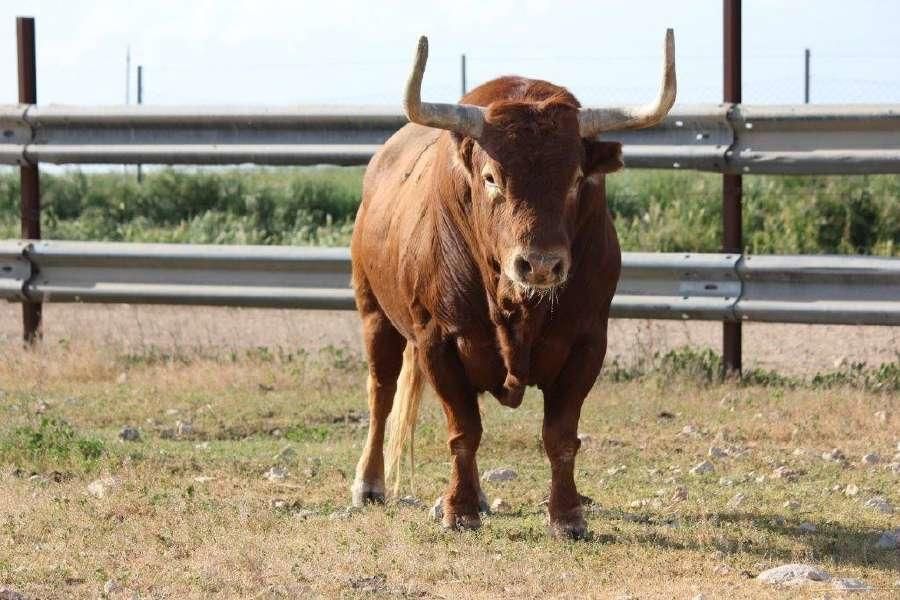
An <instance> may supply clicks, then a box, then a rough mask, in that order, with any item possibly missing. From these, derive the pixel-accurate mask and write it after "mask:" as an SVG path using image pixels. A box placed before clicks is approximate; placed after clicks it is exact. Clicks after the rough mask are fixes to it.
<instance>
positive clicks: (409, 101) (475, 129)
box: [403, 35, 484, 140]
mask: <svg viewBox="0 0 900 600" xmlns="http://www.w3.org/2000/svg"><path fill="white" fill-rule="evenodd" d="M426 62H428V38H427V37H425V36H424V35H423V36H422V37H420V38H419V46H418V48H416V60H415V63H414V64H413V69H412V73H410V74H409V80H408V81H407V82H406V94H405V95H404V97H403V112H405V113H406V118H408V119H409V120H410V122H412V123H418V124H419V125H425V126H427V127H436V128H438V129H447V130H449V131H455V132H456V133H459V134H461V135H465V136H468V137H470V138H474V139H476V140H477V139H478V138H479V137H480V136H481V133H482V132H483V131H484V109H483V108H481V107H480V106H474V105H472V104H438V103H432V102H422V76H423V75H424V74H425V63H426Z"/></svg>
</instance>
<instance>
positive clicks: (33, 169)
mask: <svg viewBox="0 0 900 600" xmlns="http://www.w3.org/2000/svg"><path fill="white" fill-rule="evenodd" d="M16 54H17V56H18V75H19V103H20V104H36V103H37V63H36V60H35V52H34V18H33V17H16ZM19 180H20V183H21V207H22V209H21V220H22V239H26V240H39V239H41V181H40V173H39V171H38V164H37V162H35V163H33V164H32V163H28V164H23V165H22V166H21V167H19ZM22 329H23V337H24V339H25V343H27V344H33V343H34V342H36V341H37V340H39V339H40V337H41V304H40V303H36V302H35V303H32V302H25V303H23V304H22Z"/></svg>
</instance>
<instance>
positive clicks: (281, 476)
mask: <svg viewBox="0 0 900 600" xmlns="http://www.w3.org/2000/svg"><path fill="white" fill-rule="evenodd" d="M287 476H288V470H287V469H286V468H285V467H281V466H274V467H272V468H271V469H269V470H268V471H266V472H265V474H264V475H263V477H265V478H266V479H268V480H269V481H273V482H277V481H284V480H285V479H286V478H287Z"/></svg>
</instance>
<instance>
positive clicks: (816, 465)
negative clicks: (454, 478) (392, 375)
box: [0, 337, 900, 598]
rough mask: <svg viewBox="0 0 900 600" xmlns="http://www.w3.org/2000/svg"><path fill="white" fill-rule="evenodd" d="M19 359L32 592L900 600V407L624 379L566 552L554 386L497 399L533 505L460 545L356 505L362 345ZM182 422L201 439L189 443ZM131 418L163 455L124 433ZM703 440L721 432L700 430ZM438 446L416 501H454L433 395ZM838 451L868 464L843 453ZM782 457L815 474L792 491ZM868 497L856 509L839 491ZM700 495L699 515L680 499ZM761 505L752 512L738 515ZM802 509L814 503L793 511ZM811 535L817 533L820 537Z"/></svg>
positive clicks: (9, 494)
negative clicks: (554, 490) (696, 468)
mask: <svg viewBox="0 0 900 600" xmlns="http://www.w3.org/2000/svg"><path fill="white" fill-rule="evenodd" d="M75 339H77V337H76V338H75ZM0 353H2V356H3V361H2V362H0V548H2V551H0V587H2V586H4V585H8V586H10V587H13V588H15V589H18V590H20V591H22V592H24V593H25V594H26V595H27V596H28V597H29V598H31V597H40V598H72V597H97V596H98V595H100V593H101V590H102V587H103V584H104V582H105V581H107V580H108V579H115V580H117V581H119V582H120V583H121V584H122V585H123V586H124V587H125V588H126V589H127V590H129V592H130V591H135V592H137V593H139V594H140V597H142V598H145V597H146V598H183V597H209V596H219V597H251V598H255V597H264V598H269V597H309V596H322V597H355V596H363V595H372V594H373V593H374V594H376V595H380V596H383V597H397V596H411V597H447V598H450V597H453V598H455V597H476V598H478V597H498V596H500V597H523V598H531V597H548V596H549V597H600V598H606V597H617V596H619V595H620V594H624V593H626V592H627V593H630V594H633V595H635V596H636V597H640V598H690V597H692V596H694V595H695V594H697V593H699V592H703V593H704V594H706V597H707V598H721V597H726V596H727V597H730V598H766V597H773V598H774V597H779V598H781V597H785V594H786V592H784V591H779V590H772V589H769V588H765V587H763V586H762V585H760V584H758V583H757V582H755V581H753V580H752V579H750V578H748V575H754V574H756V573H758V572H759V571H760V570H762V569H764V568H768V567H770V566H774V565H776V564H780V563H784V562H792V561H807V562H814V563H816V564H820V565H821V566H823V567H824V568H825V569H826V570H828V571H829V572H830V573H832V575H834V576H840V577H858V578H861V579H864V580H866V581H867V582H869V583H870V584H871V585H873V586H876V587H877V588H878V591H876V592H873V593H872V594H869V595H868V597H894V598H895V597H896V594H897V589H896V587H895V586H896V585H897V584H896V583H895V582H896V581H897V580H898V579H900V575H898V571H900V555H898V553H897V552H890V551H878V550H876V549H875V548H874V542H875V540H876V539H877V535H878V533H879V532H880V531H882V530H884V529H887V528H888V527H896V526H898V520H897V516H896V515H883V514H880V513H878V512H876V511H873V510H871V509H867V508H864V507H863V501H865V500H866V499H868V498H869V497H871V496H874V495H881V496H884V497H886V498H887V499H888V500H890V501H891V502H892V503H893V504H895V505H898V504H900V489H898V479H897V477H896V475H893V474H892V473H891V472H890V471H889V470H888V469H886V468H884V466H882V465H879V466H874V467H863V466H860V464H859V459H860V457H861V455H862V454H863V453H865V452H868V451H871V450H876V451H878V452H879V453H880V454H881V455H882V456H883V457H885V458H888V459H889V458H890V456H892V455H893V454H894V452H895V450H896V445H897V442H898V437H900V435H898V433H897V432H898V429H900V428H898V417H900V414H898V413H900V402H898V397H897V393H896V392H881V393H875V392H871V391H865V390H859V389H852V388H847V387H845V388H836V389H829V390H821V389H813V388H810V387H799V388H793V389H791V388H770V387H754V386H739V385H736V384H733V383H730V384H713V385H701V384H698V383H697V382H696V381H692V380H690V379H682V378H677V377H675V378H667V379H666V380H662V379H660V378H658V377H645V378H642V379H639V380H636V381H630V382H623V383H613V382H609V381H602V382H600V383H599V384H598V386H597V387H596V388H595V390H594V391H593V393H592V394H591V397H590V398H589V399H588V402H587V404H586V407H585V411H584V415H583V418H582V431H583V432H585V433H587V434H589V435H590V436H591V437H592V438H593V441H591V442H590V443H587V444H586V445H585V447H584V449H583V451H582V453H581V454H580V458H579V463H578V481H579V485H580V491H581V492H582V493H583V494H586V495H587V496H590V497H591V498H593V499H594V500H595V501H596V504H595V505H593V506H591V508H590V511H589V512H590V517H589V521H590V523H591V526H592V528H593V531H594V537H593V539H592V540H591V541H587V542H579V543H567V542H561V541H555V540H551V539H549V538H548V536H547V533H546V529H545V524H544V520H545V516H544V509H543V507H542V506H540V502H541V500H542V499H543V496H544V494H545V493H546V490H547V480H548V477H549V469H548V465H547V462H546V459H545V457H544V455H543V452H542V450H541V444H540V416H541V404H540V399H539V397H538V396H537V395H536V394H533V393H532V394H529V395H528V396H527V397H526V400H525V402H524V403H523V406H522V407H521V408H520V409H519V410H516V411H512V410H508V409H504V408H502V407H500V406H499V405H497V404H496V403H495V402H493V401H487V402H485V403H484V405H483V406H484V414H485V437H484V440H483V443H482V450H481V452H480V467H481V468H482V469H488V468H493V467H498V466H511V467H514V468H515V469H517V470H518V473H519V477H518V479H516V480H515V481H512V482H509V483H504V484H485V491H486V492H487V494H488V496H489V497H490V498H491V499H493V498H496V497H502V498H503V499H505V500H506V501H507V502H509V503H510V504H511V506H512V511H511V512H509V513H505V514H497V515H494V516H491V517H488V518H486V519H485V521H484V526H483V528H482V529H481V530H480V531H477V532H468V533H451V532H444V531H441V530H440V529H439V527H438V526H437V525H436V524H434V523H432V522H430V521H429V520H428V518H427V515H426V510H425V509H424V508H417V507H412V506H405V505H400V504H397V503H389V504H388V505H387V506H385V507H372V508H367V509H365V510H363V511H361V512H351V513H345V512H343V511H342V509H343V507H344V506H346V504H347V503H348V501H349V490H348V488H349V484H350V478H351V477H352V473H353V467H354V465H355V461H356V458H357V456H358V454H359V452H360V450H361V445H362V443H363V440H364V437H365V426H364V419H363V418H362V417H363V416H364V409H365V403H364V400H363V396H362V394H363V390H364V386H365V384H364V370H363V368H362V365H361V364H360V362H359V360H358V359H357V358H356V357H355V355H354V354H352V353H347V352H345V351H340V350H334V349H327V347H326V349H325V350H321V351H314V352H302V351H299V352H294V353H287V352H283V351H282V352H278V351H269V350H261V349H255V350H254V349H252V348H245V349H243V350H240V351H233V352H232V353H226V354H225V355H224V356H217V357H215V358H204V357H203V356H202V353H198V354H196V355H193V356H192V355H191V354H190V353H189V352H184V351H182V352H171V351H169V350H159V349H158V348H156V347H155V346H149V345H147V346H145V347H143V348H140V347H132V348H129V349H123V348H122V347H121V346H120V345H117V344H103V343H101V342H99V341H96V340H94V341H81V342H79V341H68V342H65V343H59V342H56V343H52V344H47V345H46V346H45V347H44V348H42V349H39V350H36V351H32V352H29V353H22V352H19V351H18V348H17V346H16V345H15V344H14V343H13V342H8V343H5V344H2V345H0ZM41 403H43V404H44V405H45V406H43V405H42V404H41ZM36 411H37V412H42V414H36ZM176 411H177V412H176ZM877 411H886V412H887V413H888V415H889V416H888V419H887V421H886V422H883V421H882V420H880V419H879V418H876V417H875V416H874V413H876V412H877ZM660 415H662V416H660ZM42 419H62V420H64V421H66V422H68V423H69V424H71V425H72V427H73V428H74V435H75V438H74V441H71V440H70V442H65V441H64V442H59V444H61V445H65V444H66V443H71V444H75V443H76V442H77V440H78V439H82V440H88V441H90V440H94V439H96V440H100V441H101V442H102V443H103V452H102V456H101V457H100V458H97V459H91V458H85V457H84V456H82V455H80V454H79V453H78V452H76V451H74V450H73V451H72V452H69V453H68V454H66V455H63V453H61V452H55V451H54V450H53V447H51V446H52V444H51V443H50V442H47V441H46V440H44V441H43V442H41V443H34V444H32V446H31V450H29V449H28V447H26V446H25V444H24V443H23V441H22V439H23V438H22V437H21V435H22V434H21V432H20V433H19V434H16V433H14V432H15V431H16V430H17V429H20V428H22V427H29V428H31V430H34V431H38V430H40V422H41V420H42ZM179 420H180V421H183V422H190V423H191V424H192V427H193V429H192V431H191V432H189V433H183V434H182V435H178V434H177V432H175V427H176V421H179ZM126 424H131V425H135V426H138V427H139V428H140V429H141V433H142V439H141V441H138V442H131V443H126V442H120V441H118V440H117V439H116V434H117V432H118V431H119V429H120V428H121V427H122V426H123V425H126ZM686 425H692V426H694V427H695V428H696V429H697V430H698V433H697V434H696V435H688V436H684V435H679V432H681V431H682V429H683V428H684V427H685V426H686ZM48 426H50V425H48ZM16 436H19V437H16ZM416 439H417V442H418V445H417V452H416V454H417V456H418V457H419V461H420V464H419V468H418V469H417V471H418V475H417V480H416V482H415V494H416V495H417V497H419V498H422V499H423V501H425V502H427V503H430V501H431V500H432V499H433V498H434V497H436V496H437V495H438V494H439V493H440V492H441V488H442V486H443V484H444V483H445V482H446V476H447V474H448V463H447V453H446V446H445V443H444V426H443V423H442V417H441V416H440V411H439V410H438V409H437V407H436V405H435V402H434V401H433V400H426V402H425V410H424V414H423V416H422V420H421V424H420V427H419V430H418V432H417V435H416ZM711 445H718V446H722V447H734V448H736V449H743V450H746V452H745V453H742V454H740V455H739V456H734V457H728V458H722V459H712V460H713V462H714V463H715V465H716V472H715V473H714V474H710V475H705V476H699V477H698V476H692V475H689V474H688V470H689V469H690V467H691V466H693V465H694V464H696V463H698V462H699V461H701V460H702V459H704V458H705V457H706V453H707V450H708V448H709V447H710V446H711ZM285 446H291V447H293V448H294V449H295V450H296V452H297V454H296V457H295V458H293V459H290V460H288V461H287V462H288V463H289V464H288V465H287V466H288V467H289V476H288V478H287V479H286V480H285V481H284V482H282V483H273V482H269V481H267V480H266V479H264V477H263V474H264V473H265V471H266V470H267V469H268V468H269V467H271V466H272V465H273V464H275V461H274V458H273V457H274V455H275V454H276V453H277V452H278V451H279V450H280V449H281V448H283V447H285ZM54 447H55V446H54ZM833 447H839V448H841V449H842V450H843V451H844V452H845V453H846V454H847V456H848V457H849V459H850V462H849V463H848V464H846V465H843V466H842V465H840V464H836V463H828V462H825V461H823V460H822V459H821V458H819V455H820V454H821V453H822V452H823V451H826V450H830V449H831V448H833ZM797 448H804V449H806V450H807V451H808V452H807V454H805V455H798V454H795V450H796V449H797ZM620 465H624V467H625V469H624V470H623V471H621V472H618V473H616V474H612V475H610V474H608V470H609V469H610V468H612V467H617V466H620ZM781 465H788V466H790V467H792V468H794V469H796V470H798V471H802V474H801V475H800V476H799V477H798V478H797V479H796V480H795V481H786V480H782V479H775V478H772V477H770V475H771V474H772V471H773V469H774V468H775V467H777V466H781ZM33 474H36V475H37V476H35V477H32V475H33ZM105 475H112V476H115V477H117V478H119V479H120V480H121V481H122V488H121V490H119V491H118V492H117V493H115V494H113V495H112V496H110V497H107V498H103V499H98V498H94V497H92V496H90V495H89V494H88V493H87V492H86V486H87V484H88V483H89V482H91V481H92V480H94V479H97V478H98V477H101V476H105ZM760 475H766V476H767V477H766V479H765V481H763V482H761V483H758V482H757V481H756V479H755V478H756V477H757V476H760ZM198 477H200V478H211V479H200V480H198V479H197V478H198ZM720 478H726V479H730V480H732V484H731V485H726V484H725V483H724V482H720ZM850 483H853V484H856V485H857V486H859V488H860V494H859V496H858V497H856V498H850V497H846V496H844V495H843V494H842V493H839V492H833V491H832V488H834V487H836V486H840V487H841V488H843V487H844V486H846V485H847V484H850ZM678 486H684V487H686V488H687V491H688V497H687V499H686V500H683V501H677V500H672V496H673V493H674V491H675V489H676V487H678ZM738 492H741V493H743V494H745V495H746V500H745V502H744V503H743V504H742V505H741V506H739V507H738V508H729V506H728V501H729V499H730V498H731V497H733V496H734V495H735V494H736V493H738ZM788 500H797V501H798V502H799V503H800V506H799V508H797V509H789V508H784V503H785V502H786V501H788ZM301 510H311V511H314V513H315V514H313V515H311V516H308V517H305V518H304V516H303V513H301V512H300V511H301ZM801 522H810V523H813V524H814V525H815V526H816V527H817V531H816V532H815V533H811V534H802V533H800V532H799V530H798V526H799V524H800V523H801ZM789 594H790V595H791V597H821V596H822V589H821V588H820V589H816V588H804V589H803V590H792V591H791V592H789Z"/></svg>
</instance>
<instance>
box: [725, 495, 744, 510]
mask: <svg viewBox="0 0 900 600" xmlns="http://www.w3.org/2000/svg"><path fill="white" fill-rule="evenodd" d="M746 499H747V495H746V494H743V493H741V492H738V493H737V494H735V495H734V497H732V498H731V500H729V501H728V508H738V507H739V506H740V505H741V504H743V503H744V500H746Z"/></svg>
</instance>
